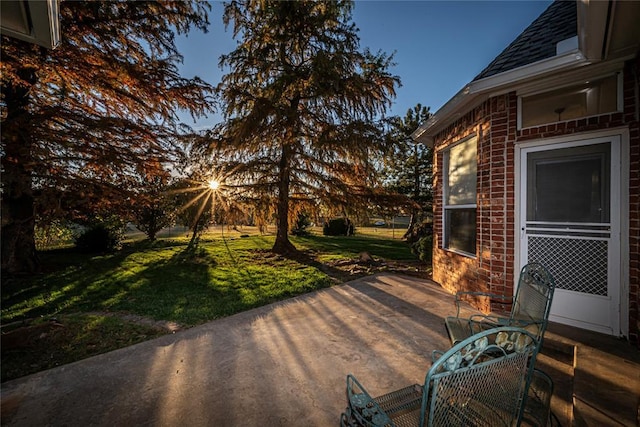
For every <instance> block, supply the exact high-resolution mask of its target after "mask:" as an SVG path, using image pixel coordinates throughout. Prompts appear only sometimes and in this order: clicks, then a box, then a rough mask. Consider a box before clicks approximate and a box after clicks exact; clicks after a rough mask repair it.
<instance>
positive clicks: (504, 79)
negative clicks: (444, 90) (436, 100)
mask: <svg viewBox="0 0 640 427" xmlns="http://www.w3.org/2000/svg"><path fill="white" fill-rule="evenodd" d="M588 64H590V62H589V61H587V60H586V58H585V57H584V55H583V54H582V53H581V52H580V50H578V49H576V50H573V51H571V52H567V53H565V54H563V55H557V56H554V57H551V58H547V59H543V60H541V61H538V62H534V63H532V64H527V65H524V66H522V67H518V68H514V69H513V70H509V71H505V72H503V73H500V74H496V75H494V76H490V77H485V78H484V79H480V80H475V81H472V82H471V83H469V84H468V85H466V86H465V87H463V88H462V89H460V90H459V91H458V93H457V94H456V95H455V96H454V97H453V98H451V99H450V100H449V101H447V103H446V104H444V106H442V107H441V108H440V109H439V110H438V111H436V113H435V114H433V115H432V116H431V117H430V118H429V119H428V120H427V121H426V122H424V123H423V124H421V125H420V126H419V127H418V129H416V130H415V131H414V132H413V133H412V134H411V138H413V139H414V140H416V141H417V140H419V139H423V135H424V134H425V132H427V131H428V130H430V129H432V128H434V127H435V126H436V124H438V123H440V122H442V121H443V120H449V115H450V114H452V113H454V112H455V111H458V110H460V109H462V107H464V106H465V105H466V104H468V103H470V102H472V101H473V100H474V98H475V97H477V96H479V95H481V94H483V93H486V92H488V91H490V90H497V89H498V88H504V87H505V86H510V85H512V84H513V83H517V82H519V81H522V80H525V79H533V78H537V77H542V76H544V75H545V74H549V73H553V72H556V71H559V70H564V69H571V68H575V67H582V66H584V65H588ZM510 90H512V89H510ZM426 139H429V138H426ZM422 142H426V143H430V141H422Z"/></svg>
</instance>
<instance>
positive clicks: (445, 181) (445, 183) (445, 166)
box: [438, 132, 480, 258]
mask: <svg viewBox="0 0 640 427" xmlns="http://www.w3.org/2000/svg"><path fill="white" fill-rule="evenodd" d="M473 139H475V143H476V203H473V204H470V203H467V204H463V205H450V204H447V202H446V201H447V191H448V189H449V158H450V154H451V150H452V149H453V148H455V147H457V146H458V145H461V144H465V143H467V142H470V141H472V140H473ZM479 140H480V138H479V133H478V132H473V133H472V134H470V135H467V136H465V137H464V138H460V139H459V140H458V141H456V142H454V143H451V144H449V145H447V146H446V147H444V148H442V149H441V150H438V152H439V153H440V154H441V155H442V156H443V158H442V212H441V218H442V233H440V234H441V241H440V248H441V249H442V250H445V251H449V252H453V253H456V254H459V255H463V256H466V257H471V258H476V257H477V250H478V248H477V246H478V245H477V243H476V253H473V254H472V253H469V252H466V251H462V250H460V249H454V248H448V247H445V241H446V235H447V215H446V212H447V210H456V209H475V210H476V237H477V232H478V222H477V216H478V187H477V182H478V169H477V168H478V151H477V150H478V142H479Z"/></svg>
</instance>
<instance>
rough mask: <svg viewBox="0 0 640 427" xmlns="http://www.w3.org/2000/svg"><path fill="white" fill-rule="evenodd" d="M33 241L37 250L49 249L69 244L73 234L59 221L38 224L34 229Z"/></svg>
mask: <svg viewBox="0 0 640 427" xmlns="http://www.w3.org/2000/svg"><path fill="white" fill-rule="evenodd" d="M35 240H36V248H38V250H43V249H51V248H54V247H59V246H63V245H67V244H70V243H71V242H72V241H73V232H72V231H71V228H69V226H68V225H67V224H66V223H64V222H63V221H60V220H53V221H51V222H49V223H45V224H42V223H41V222H38V223H37V224H36V227H35Z"/></svg>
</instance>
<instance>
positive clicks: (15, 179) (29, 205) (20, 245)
mask: <svg viewBox="0 0 640 427" xmlns="http://www.w3.org/2000/svg"><path fill="white" fill-rule="evenodd" d="M20 77H21V78H22V79H23V80H24V81H25V82H27V83H28V86H15V85H12V84H6V85H3V88H2V93H3V95H4V101H5V103H6V112H7V116H6V118H5V120H4V121H3V124H2V145H3V149H4V156H3V157H2V169H3V174H2V255H1V259H2V271H3V272H6V273H32V272H34V271H37V270H38V268H39V262H38V256H37V253H36V244H35V230H34V229H35V210H34V198H33V188H32V172H31V167H32V163H33V159H32V156H31V148H32V140H31V135H30V133H29V131H30V130H31V123H30V114H29V112H28V109H27V107H28V104H29V89H30V87H31V86H32V85H33V84H34V83H35V81H36V75H35V71H34V70H33V69H29V68H25V69H23V70H21V72H20Z"/></svg>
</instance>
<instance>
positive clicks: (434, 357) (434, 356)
mask: <svg viewBox="0 0 640 427" xmlns="http://www.w3.org/2000/svg"><path fill="white" fill-rule="evenodd" d="M444 353H445V352H444V351H441V350H433V351H432V352H431V361H432V362H435V361H436V360H438V359H440V357H442V355H443V354H444Z"/></svg>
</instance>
